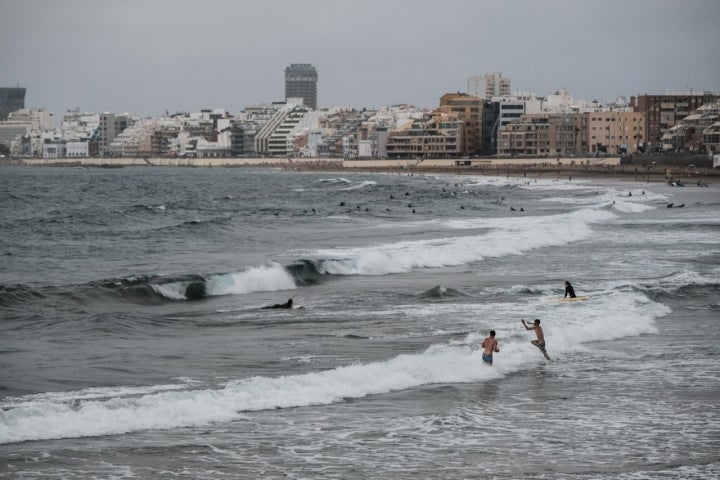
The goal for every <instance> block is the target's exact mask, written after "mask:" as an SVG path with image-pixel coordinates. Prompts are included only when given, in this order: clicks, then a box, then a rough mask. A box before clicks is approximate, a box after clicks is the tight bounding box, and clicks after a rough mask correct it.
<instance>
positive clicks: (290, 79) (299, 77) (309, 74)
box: [285, 63, 318, 110]
mask: <svg viewBox="0 0 720 480" xmlns="http://www.w3.org/2000/svg"><path fill="white" fill-rule="evenodd" d="M317 80H318V74H317V70H315V67H313V66H312V65H310V64H309V63H293V64H292V65H290V66H289V67H286V68H285V101H288V99H291V98H302V99H303V104H304V105H305V106H306V107H310V108H312V109H313V110H317Z"/></svg>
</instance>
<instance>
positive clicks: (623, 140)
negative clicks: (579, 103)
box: [582, 111, 647, 155]
mask: <svg viewBox="0 0 720 480" xmlns="http://www.w3.org/2000/svg"><path fill="white" fill-rule="evenodd" d="M582 115H586V116H587V117H588V135H589V141H590V153H598V154H599V153H609V154H612V155H623V154H631V153H636V152H638V151H641V150H643V147H644V144H645V141H646V140H647V135H646V131H645V118H644V116H643V114H642V113H639V112H626V111H609V112H590V113H584V114H582Z"/></svg>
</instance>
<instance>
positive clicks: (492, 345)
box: [480, 330, 500, 367]
mask: <svg viewBox="0 0 720 480" xmlns="http://www.w3.org/2000/svg"><path fill="white" fill-rule="evenodd" d="M480 346H481V347H482V349H483V353H482V361H483V362H484V363H485V364H486V365H487V366H489V367H492V363H493V352H499V351H500V347H499V346H498V342H497V340H495V330H490V336H489V337H487V338H486V339H485V340H483V341H482V344H481V345H480Z"/></svg>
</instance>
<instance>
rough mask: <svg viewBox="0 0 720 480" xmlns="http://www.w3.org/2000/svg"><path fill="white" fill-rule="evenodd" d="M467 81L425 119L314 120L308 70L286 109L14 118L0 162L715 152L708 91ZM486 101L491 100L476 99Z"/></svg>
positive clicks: (493, 78)
mask: <svg viewBox="0 0 720 480" xmlns="http://www.w3.org/2000/svg"><path fill="white" fill-rule="evenodd" d="M479 79H480V80H482V82H480V81H479ZM476 80H477V82H476V83H477V85H475V86H473V85H471V84H470V82H469V87H472V88H473V91H474V92H475V93H477V95H472V94H470V93H463V92H455V93H446V94H444V95H442V96H441V97H440V99H439V104H438V106H437V107H436V108H434V109H422V108H416V107H415V106H413V105H409V104H398V105H392V106H386V107H382V108H379V109H377V110H374V109H373V110H371V109H366V108H361V109H359V108H351V107H328V108H323V109H319V110H318V109H317V108H313V104H315V107H316V101H317V71H316V70H315V68H314V67H313V66H312V65H310V64H293V65H290V66H289V67H288V68H287V69H286V96H287V100H285V101H276V102H272V103H270V104H260V105H255V106H249V107H245V108H243V109H242V110H241V111H239V112H238V113H236V114H231V113H230V112H228V111H226V110H225V109H223V108H215V109H202V110H199V111H193V112H184V113H176V114H173V115H169V114H167V113H166V115H165V116H160V117H148V118H139V117H135V116H131V115H129V114H123V115H116V114H113V113H107V112H106V113H101V114H96V113H92V112H80V111H78V110H73V111H68V112H67V113H66V114H65V116H64V117H63V121H62V125H61V127H60V128H59V129H55V128H53V126H52V114H51V113H48V112H45V111H44V110H42V109H19V110H14V111H13V112H10V113H9V114H8V119H7V120H5V121H0V154H2V155H6V156H7V155H10V156H34V157H45V158H58V159H60V158H70V159H72V158H78V157H95V156H99V157H110V156H113V157H145V158H147V157H288V158H290V157H293V158H296V157H305V158H307V157H311V158H343V159H355V158H360V159H385V158H412V159H425V158H440V157H443V156H447V157H451V158H459V157H463V158H472V157H478V156H495V155H497V156H500V157H531V158H535V157H555V156H573V155H594V156H602V155H631V154H635V153H647V152H657V151H661V150H663V151H673V152H678V153H680V152H694V153H699V152H717V151H718V150H719V149H720V145H719V144H720V141H719V140H718V135H719V133H720V121H719V120H718V109H719V108H718V106H717V99H718V96H717V95H715V94H711V93H710V92H702V93H700V92H690V91H686V92H677V91H670V92H666V93H665V94H664V95H644V96H638V97H633V98H632V100H631V102H629V103H628V102H627V101H626V99H625V98H624V97H618V98H617V99H616V100H615V101H614V102H612V103H608V104H603V103H601V102H598V101H597V100H592V101H590V102H588V101H585V100H581V99H580V100H579V99H575V98H573V96H572V94H571V93H570V92H568V91H566V90H556V91H554V92H553V93H551V94H549V95H546V96H538V95H536V94H535V93H534V92H516V93H514V94H510V93H509V92H508V90H509V86H510V81H509V79H506V78H503V77H502V74H501V73H499V72H498V73H496V74H487V75H484V76H480V77H477V79H476ZM6 90H7V89H6ZM20 90H22V95H23V98H24V89H20ZM494 93H502V95H494V96H491V97H490V98H487V96H488V95H492V94H494ZM713 102H715V103H713ZM695 107H697V108H695Z"/></svg>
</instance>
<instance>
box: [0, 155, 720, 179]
mask: <svg viewBox="0 0 720 480" xmlns="http://www.w3.org/2000/svg"><path fill="white" fill-rule="evenodd" d="M2 166H46V167H68V168H108V169H115V168H125V167H186V168H275V169H281V170H283V171H288V172H293V171H294V172H328V173H330V172H333V173H338V172H362V173H384V174H398V175H415V174H418V175H422V174H442V175H487V176H494V177H502V176H505V177H508V178H509V177H510V176H513V177H516V178H517V177H525V178H527V177H530V178H553V179H558V180H559V179H565V180H568V181H572V179H573V178H583V179H616V180H624V181H634V182H636V183H669V181H672V182H677V181H681V182H682V183H683V184H685V185H687V186H705V185H707V184H709V183H717V180H718V179H720V169H717V168H712V167H695V166H694V165H684V164H680V163H672V162H666V163H663V164H655V162H653V163H652V165H651V166H649V165H642V164H639V163H627V164H622V163H620V158H619V157H606V158H593V159H590V158H557V159H552V160H551V161H548V159H460V160H458V159H438V160H425V161H422V160H338V159H317V158H300V159H290V158H227V157H219V158H78V159H27V158H22V159H7V158H4V159H1V160H0V167H2Z"/></svg>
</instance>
